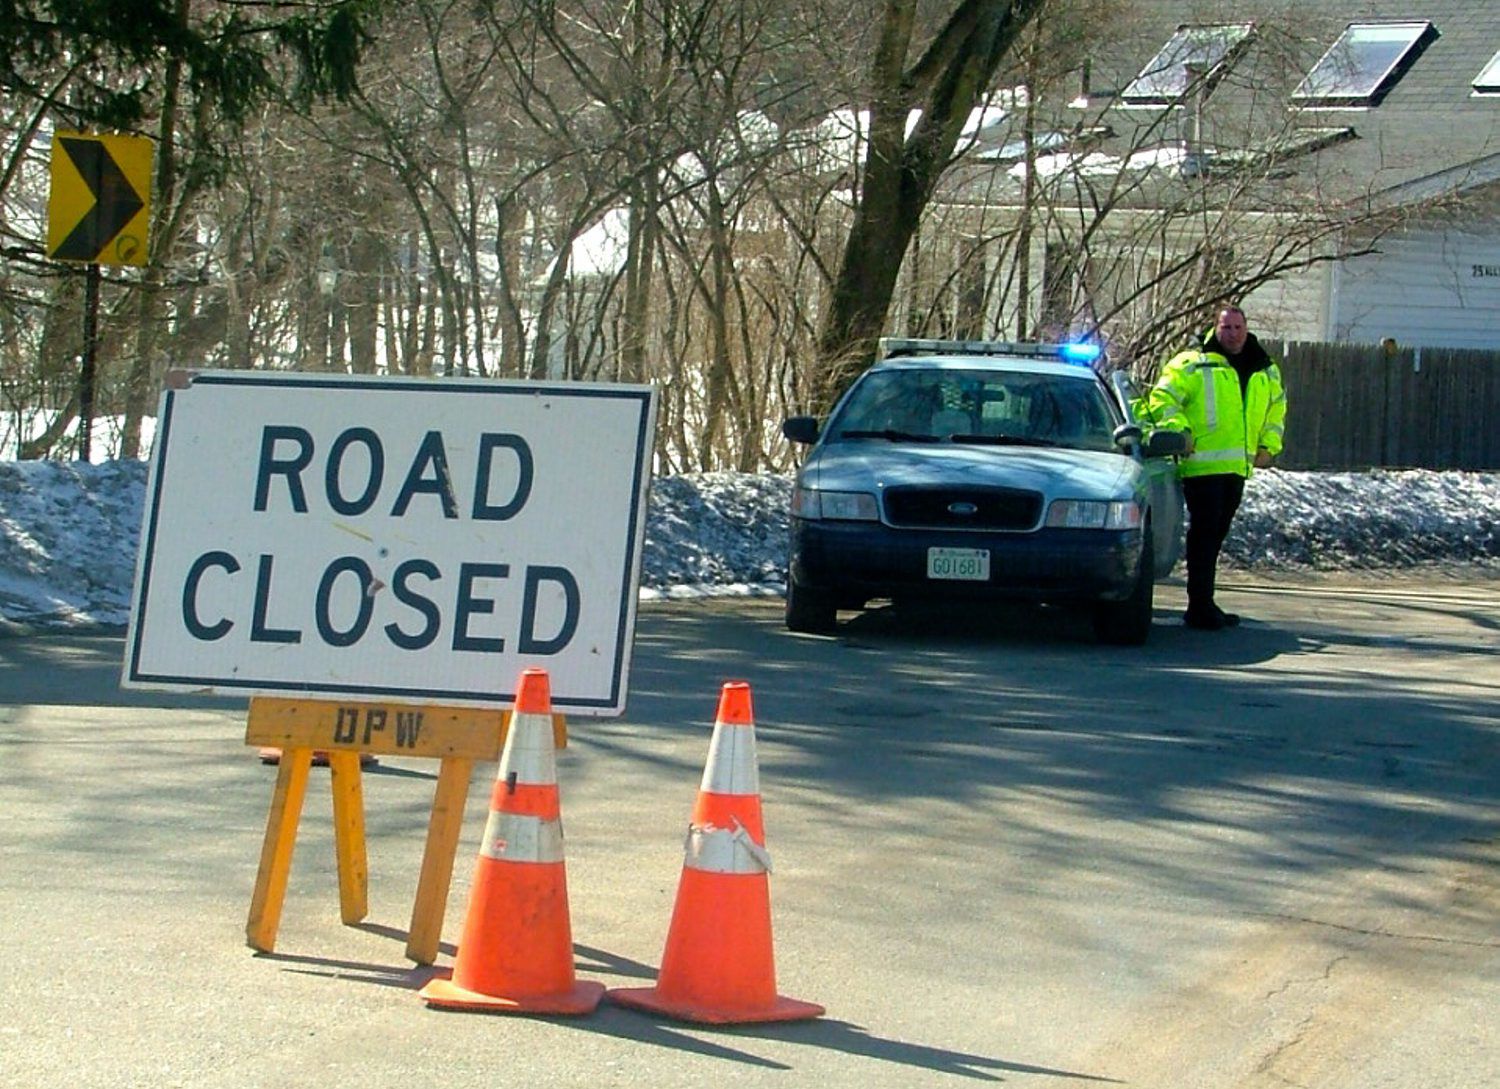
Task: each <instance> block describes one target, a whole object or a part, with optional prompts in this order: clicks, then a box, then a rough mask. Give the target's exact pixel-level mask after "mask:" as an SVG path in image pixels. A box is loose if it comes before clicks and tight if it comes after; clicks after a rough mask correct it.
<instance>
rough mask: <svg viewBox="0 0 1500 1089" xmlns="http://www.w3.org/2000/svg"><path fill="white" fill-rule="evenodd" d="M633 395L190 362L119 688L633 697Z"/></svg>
mask: <svg viewBox="0 0 1500 1089" xmlns="http://www.w3.org/2000/svg"><path fill="white" fill-rule="evenodd" d="M655 420H656V395H655V391H654V390H653V389H652V388H650V387H647V386H623V385H590V384H581V383H580V384H562V383H559V384H542V383H527V382H499V381H480V380H466V379H407V378H376V377H360V376H346V375H332V376H324V375H311V374H276V373H267V372H247V371H203V372H197V373H194V374H192V375H191V380H190V382H188V384H186V385H185V386H183V387H182V388H178V389H168V390H166V391H165V392H164V393H163V395H162V402H161V410H160V416H159V417H158V423H157V437H156V451H155V457H154V459H153V461H152V466H151V476H150V482H149V485H148V492H147V496H146V503H145V514H144V520H143V523H142V527H141V550H140V556H139V559H138V561H137V565H136V582H135V595H134V600H133V602H132V609H131V620H130V631H129V635H128V641H127V644H126V654H125V666H124V671H123V675H122V683H123V684H124V685H125V686H126V687H135V688H173V689H191V690H195V691H205V690H206V691H217V692H238V693H261V694H277V695H287V694H295V693H302V694H308V695H315V696H316V695H328V696H335V697H343V698H348V697H351V696H369V697H373V698H379V699H382V700H398V701H409V702H420V703H457V704H481V705H485V706H504V705H507V704H509V703H511V702H513V700H514V689H515V685H516V681H517V678H518V677H519V675H520V672H521V670H522V669H523V668H525V667H527V666H540V667H542V668H545V669H546V670H547V671H548V674H549V676H550V679H551V687H552V702H553V706H554V708H555V709H557V710H558V711H566V712H570V713H574V714H582V715H591V714H592V715H609V714H619V713H620V712H621V711H623V710H624V706H625V690H626V682H627V675H628V671H629V661H630V650H631V642H632V638H633V635H634V629H635V605H636V598H637V592H638V588H639V585H640V565H641V549H642V543H643V541H644V538H645V522H646V499H647V489H648V485H649V481H650V464H651V462H650V459H651V443H652V432H653V428H654V427H655Z"/></svg>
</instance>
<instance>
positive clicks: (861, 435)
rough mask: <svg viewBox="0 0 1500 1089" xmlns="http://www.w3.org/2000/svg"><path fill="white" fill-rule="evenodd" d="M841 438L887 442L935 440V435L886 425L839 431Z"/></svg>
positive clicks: (936, 439) (936, 438)
mask: <svg viewBox="0 0 1500 1089" xmlns="http://www.w3.org/2000/svg"><path fill="white" fill-rule="evenodd" d="M839 438H841V439H885V440H886V441H887V442H937V441H938V437H937V436H936V435H918V434H915V433H913V432H911V431H897V430H895V429H894V428H890V427H887V428H886V429H884V430H883V431H840V432H839Z"/></svg>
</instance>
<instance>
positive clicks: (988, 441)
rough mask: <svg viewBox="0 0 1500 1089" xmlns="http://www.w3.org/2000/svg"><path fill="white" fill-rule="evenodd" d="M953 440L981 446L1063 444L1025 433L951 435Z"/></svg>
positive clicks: (950, 437)
mask: <svg viewBox="0 0 1500 1089" xmlns="http://www.w3.org/2000/svg"><path fill="white" fill-rule="evenodd" d="M948 438H949V439H951V440H952V441H953V442H971V443H975V444H976V445H979V446H1061V445H1062V443H1060V442H1058V441H1056V440H1055V439H1033V438H1028V437H1027V436H1025V435H949V436H948Z"/></svg>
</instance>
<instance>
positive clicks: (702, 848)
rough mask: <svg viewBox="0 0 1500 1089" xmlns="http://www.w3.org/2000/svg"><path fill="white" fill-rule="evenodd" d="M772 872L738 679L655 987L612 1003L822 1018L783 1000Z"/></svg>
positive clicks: (665, 1010) (622, 993)
mask: <svg viewBox="0 0 1500 1089" xmlns="http://www.w3.org/2000/svg"><path fill="white" fill-rule="evenodd" d="M770 871H771V856H770V855H769V854H767V852H766V833H765V828H764V826H763V824H762V822H761V814H760V772H759V770H758V769H757V767H756V759H755V719H754V715H753V713H752V711H751V707H750V686H749V685H748V684H746V683H745V682H743V681H731V682H730V683H728V684H726V685H724V688H723V691H722V692H721V693H720V696H719V716H718V720H717V721H716V722H715V723H714V736H713V742H712V743H711V744H710V745H709V750H708V765H707V767H705V768H704V771H703V783H702V786H701V787H700V788H699V790H698V802H697V805H695V806H694V807H693V819H692V821H691V822H690V824H689V825H688V838H687V844H686V857H685V858H684V859H683V867H682V879H681V881H680V882H679V884H678V886H677V903H676V906H675V907H674V908H673V909H672V923H671V925H670V926H669V927H668V929H667V948H666V952H664V953H663V954H662V959H661V971H660V972H659V973H658V974H657V978H656V986H655V987H627V988H621V989H613V990H611V991H610V992H609V999H610V1001H612V1002H617V1003H619V1004H620V1005H622V1006H632V1007H634V1008H636V1009H642V1010H647V1011H650V1012H652V1013H660V1014H665V1015H666V1016H668V1017H674V1018H677V1019H679V1020H683V1021H702V1022H708V1023H711V1024H736V1023H740V1022H750V1021H798V1020H805V1019H807V1018H812V1017H818V1016H821V1015H822V1013H823V1007H822V1006H815V1005H813V1004H812V1003H811V1002H799V1001H797V1000H796V999H794V998H784V997H782V996H781V995H778V994H777V993H776V967H775V963H774V957H773V955H772V952H771V895H770V882H769V879H768V878H767V874H769V873H770Z"/></svg>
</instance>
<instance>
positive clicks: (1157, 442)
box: [1145, 431, 1187, 458]
mask: <svg viewBox="0 0 1500 1089" xmlns="http://www.w3.org/2000/svg"><path fill="white" fill-rule="evenodd" d="M1145 453H1146V456H1147V457H1148V458H1165V457H1172V456H1174V455H1177V454H1185V453H1187V436H1186V435H1184V434H1183V433H1182V432H1181V431H1153V432H1152V433H1151V437H1150V438H1149V439H1147V440H1146V450H1145Z"/></svg>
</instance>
